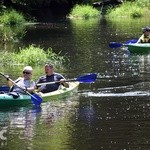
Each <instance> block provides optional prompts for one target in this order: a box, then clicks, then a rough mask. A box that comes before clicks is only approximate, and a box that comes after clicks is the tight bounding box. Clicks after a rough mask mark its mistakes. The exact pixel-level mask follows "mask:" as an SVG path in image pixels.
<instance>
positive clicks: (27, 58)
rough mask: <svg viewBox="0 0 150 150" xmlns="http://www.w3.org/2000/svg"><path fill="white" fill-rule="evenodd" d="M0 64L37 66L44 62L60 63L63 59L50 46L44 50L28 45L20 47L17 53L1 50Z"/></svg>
mask: <svg viewBox="0 0 150 150" xmlns="http://www.w3.org/2000/svg"><path fill="white" fill-rule="evenodd" d="M0 55H1V57H0V65H2V66H4V65H31V66H39V65H43V64H45V63H46V62H51V63H53V64H57V65H61V64H62V63H63V62H64V61H65V59H64V57H63V56H59V55H57V54H56V53H54V52H53V51H52V49H51V48H49V49H47V50H44V49H43V48H40V47H36V46H34V45H30V46H29V47H27V48H21V49H20V50H19V52H18V53H15V52H7V51H5V52H1V53H0Z"/></svg>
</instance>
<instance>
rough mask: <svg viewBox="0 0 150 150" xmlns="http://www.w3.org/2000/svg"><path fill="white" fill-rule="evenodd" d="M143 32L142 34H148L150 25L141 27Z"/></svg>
mask: <svg viewBox="0 0 150 150" xmlns="http://www.w3.org/2000/svg"><path fill="white" fill-rule="evenodd" d="M143 34H144V35H149V34H150V27H145V28H143Z"/></svg>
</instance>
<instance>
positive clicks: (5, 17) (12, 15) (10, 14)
mask: <svg viewBox="0 0 150 150" xmlns="http://www.w3.org/2000/svg"><path fill="white" fill-rule="evenodd" d="M0 17H1V19H0V23H1V24H4V25H11V26H12V25H20V24H23V23H25V19H24V16H23V15H22V14H21V13H18V12H17V11H15V10H6V11H4V12H3V14H2V15H1V16H0Z"/></svg>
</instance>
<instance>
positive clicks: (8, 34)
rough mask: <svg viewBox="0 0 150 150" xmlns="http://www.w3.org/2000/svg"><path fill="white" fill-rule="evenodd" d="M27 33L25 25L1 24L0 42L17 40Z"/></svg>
mask: <svg viewBox="0 0 150 150" xmlns="http://www.w3.org/2000/svg"><path fill="white" fill-rule="evenodd" d="M24 35H25V26H21V25H19V26H0V42H3V43H4V42H14V41H15V42H16V41H18V40H20V39H21V38H22V37H23V36H24Z"/></svg>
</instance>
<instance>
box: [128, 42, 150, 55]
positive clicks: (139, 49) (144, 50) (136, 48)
mask: <svg viewBox="0 0 150 150" xmlns="http://www.w3.org/2000/svg"><path fill="white" fill-rule="evenodd" d="M127 47H128V50H129V51H130V52H131V53H133V54H149V53H150V43H143V44H141V43H140V44H138V43H136V44H128V45H127Z"/></svg>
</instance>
